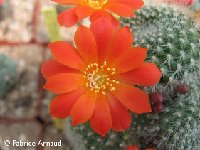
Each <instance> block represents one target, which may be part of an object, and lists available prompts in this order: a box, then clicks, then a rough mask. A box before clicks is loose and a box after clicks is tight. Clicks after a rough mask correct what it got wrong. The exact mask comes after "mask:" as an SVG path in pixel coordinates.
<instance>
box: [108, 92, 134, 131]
mask: <svg viewBox="0 0 200 150" xmlns="http://www.w3.org/2000/svg"><path fill="white" fill-rule="evenodd" d="M107 99H108V104H109V108H110V113H111V116H112V129H113V130H115V131H123V130H126V129H128V128H129V127H130V125H131V121H132V118H131V115H130V113H129V111H128V110H127V109H126V108H125V107H124V106H123V105H122V104H121V103H120V102H119V101H118V100H117V99H116V98H115V97H114V96H113V95H112V94H111V93H107Z"/></svg>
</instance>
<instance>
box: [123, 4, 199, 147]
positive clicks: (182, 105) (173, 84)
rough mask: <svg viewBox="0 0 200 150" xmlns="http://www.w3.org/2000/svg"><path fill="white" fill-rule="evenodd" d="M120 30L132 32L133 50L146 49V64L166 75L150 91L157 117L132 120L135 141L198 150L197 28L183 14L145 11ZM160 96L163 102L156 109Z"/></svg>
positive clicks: (152, 8)
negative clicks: (137, 47)
mask: <svg viewBox="0 0 200 150" xmlns="http://www.w3.org/2000/svg"><path fill="white" fill-rule="evenodd" d="M122 24H123V25H128V26H130V27H131V29H132V31H133V34H134V36H135V37H136V40H135V42H134V44H135V45H141V46H143V47H147V48H148V49H149V51H148V59H147V61H153V62H155V63H156V64H157V65H158V66H159V67H160V68H161V71H162V73H163V77H162V79H161V81H160V83H159V84H158V85H157V86H155V87H152V88H148V89H146V90H147V91H148V92H149V93H150V95H153V96H151V100H152V106H153V108H154V113H151V114H147V115H140V116H138V115H137V116H136V115H133V118H134V119H135V120H136V124H135V125H133V126H132V133H133V136H135V138H137V141H138V143H140V145H146V146H153V147H155V148H157V149H160V150H165V149H166V150H186V149H187V150H198V149H200V138H199V133H200V126H199V125H200V110H199V107H200V94H199V90H200V70H199V68H200V61H199V60H200V59H199V58H200V40H199V39H200V34H199V30H198V28H197V26H196V25H195V24H194V23H193V21H192V20H191V19H190V18H189V17H188V16H186V15H185V14H184V13H183V12H181V11H178V10H176V9H175V8H172V7H169V6H162V7H156V6H149V7H144V8H143V9H141V10H140V11H138V12H137V14H136V17H135V18H134V19H123V20H122ZM155 93H157V94H160V95H157V96H156V95H155ZM159 96H161V97H162V98H163V102H161V103H158V104H157V101H158V100H159V99H160V98H159ZM158 107H159V108H158Z"/></svg>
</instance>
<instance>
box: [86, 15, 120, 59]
mask: <svg viewBox="0 0 200 150" xmlns="http://www.w3.org/2000/svg"><path fill="white" fill-rule="evenodd" d="M90 28H91V31H92V32H93V34H94V36H95V40H96V43H97V47H98V56H99V58H98V59H99V62H100V63H102V62H103V61H105V53H106V52H107V51H108V50H110V49H109V47H110V43H111V41H112V37H113V34H114V32H116V30H118V29H119V24H118V25H117V26H115V25H114V24H113V23H112V22H111V21H110V20H109V19H107V18H101V19H98V20H96V21H95V22H92V24H91V27H90Z"/></svg>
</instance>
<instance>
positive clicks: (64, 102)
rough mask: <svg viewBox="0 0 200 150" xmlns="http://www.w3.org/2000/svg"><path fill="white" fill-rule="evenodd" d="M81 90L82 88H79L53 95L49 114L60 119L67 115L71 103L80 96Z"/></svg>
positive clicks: (71, 105)
mask: <svg viewBox="0 0 200 150" xmlns="http://www.w3.org/2000/svg"><path fill="white" fill-rule="evenodd" d="M83 91H84V90H83V89H82V88H79V89H77V90H75V91H72V92H68V93H65V94H62V95H59V96H57V97H55V98H54V99H53V100H52V101H51V104H50V114H51V115H52V116H53V117H56V118H61V119H64V118H66V117H68V116H69V113H70V111H71V109H72V107H73V105H74V104H75V102H76V101H77V100H78V99H79V98H80V97H81V95H82V94H83Z"/></svg>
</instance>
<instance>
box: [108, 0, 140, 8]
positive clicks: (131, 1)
mask: <svg viewBox="0 0 200 150" xmlns="http://www.w3.org/2000/svg"><path fill="white" fill-rule="evenodd" d="M109 2H110V3H121V4H126V5H128V6H130V7H131V8H133V9H135V10H136V9H139V8H141V7H142V6H143V5H144V2H143V0H109Z"/></svg>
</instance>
